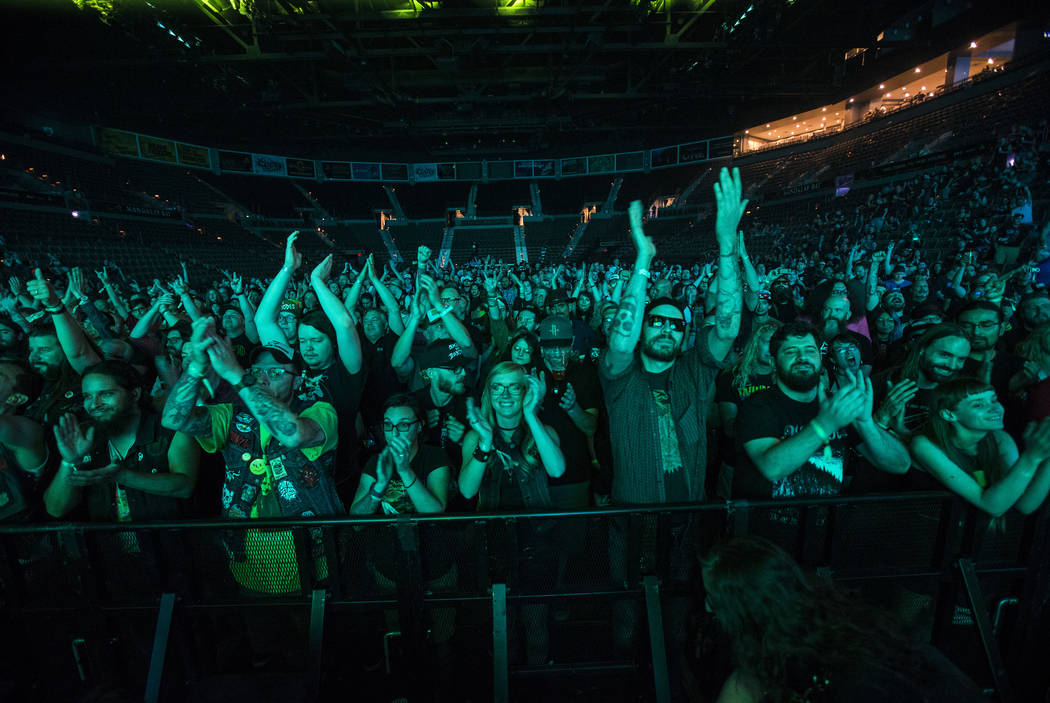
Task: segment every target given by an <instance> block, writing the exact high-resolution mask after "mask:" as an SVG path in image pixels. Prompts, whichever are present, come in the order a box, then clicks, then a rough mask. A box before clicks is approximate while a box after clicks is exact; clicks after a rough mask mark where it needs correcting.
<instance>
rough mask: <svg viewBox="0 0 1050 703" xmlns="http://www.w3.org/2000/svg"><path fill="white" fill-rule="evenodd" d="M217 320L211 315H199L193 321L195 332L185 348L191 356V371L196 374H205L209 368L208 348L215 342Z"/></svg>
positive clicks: (186, 353)
mask: <svg viewBox="0 0 1050 703" xmlns="http://www.w3.org/2000/svg"><path fill="white" fill-rule="evenodd" d="M215 340H216V334H215V320H214V319H212V318H210V317H198V318H197V319H196V320H194V321H193V333H192V335H191V336H190V344H189V346H188V347H186V349H185V352H184V353H185V355H186V357H187V358H189V362H190V363H189V371H190V373H192V374H194V375H195V376H203V375H204V372H205V370H206V369H207V368H208V364H209V363H210V360H209V359H208V348H209V347H210V346H211V345H212V344H214V343H215Z"/></svg>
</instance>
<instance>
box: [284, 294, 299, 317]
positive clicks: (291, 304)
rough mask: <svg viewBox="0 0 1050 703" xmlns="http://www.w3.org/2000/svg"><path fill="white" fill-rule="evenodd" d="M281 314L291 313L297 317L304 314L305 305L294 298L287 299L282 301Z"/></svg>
mask: <svg viewBox="0 0 1050 703" xmlns="http://www.w3.org/2000/svg"><path fill="white" fill-rule="evenodd" d="M281 312H290V313H292V314H293V315H295V316H296V317H299V316H300V315H302V314H303V304H302V302H301V301H299V300H295V299H293V298H285V299H284V300H282V301H281Z"/></svg>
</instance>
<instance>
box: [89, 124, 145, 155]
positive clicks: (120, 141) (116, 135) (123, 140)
mask: <svg viewBox="0 0 1050 703" xmlns="http://www.w3.org/2000/svg"><path fill="white" fill-rule="evenodd" d="M98 143H99V145H100V146H101V147H102V150H103V151H106V152H109V153H110V154H118V155H120V156H138V155H139V143H138V139H137V138H136V136H135V134H134V133H133V132H125V131H123V130H120V129H110V128H109V127H103V128H102V129H100V130H99V131H98Z"/></svg>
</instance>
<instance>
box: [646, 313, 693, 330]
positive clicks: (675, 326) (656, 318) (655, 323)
mask: <svg viewBox="0 0 1050 703" xmlns="http://www.w3.org/2000/svg"><path fill="white" fill-rule="evenodd" d="M645 323H646V324H647V325H649V326H650V327H652V328H653V329H654V330H659V329H663V328H664V325H668V326H669V327H670V328H671V331H672V332H681V331H682V330H684V329H685V320H680V319H678V318H677V317H666V316H664V315H649V316H648V317H646V318H645Z"/></svg>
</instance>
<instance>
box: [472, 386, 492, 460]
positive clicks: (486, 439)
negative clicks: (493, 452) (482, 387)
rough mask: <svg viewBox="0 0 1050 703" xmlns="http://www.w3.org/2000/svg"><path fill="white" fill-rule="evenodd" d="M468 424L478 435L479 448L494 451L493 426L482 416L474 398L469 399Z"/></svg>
mask: <svg viewBox="0 0 1050 703" xmlns="http://www.w3.org/2000/svg"><path fill="white" fill-rule="evenodd" d="M467 422H469V423H470V429H472V430H474V431H475V432H477V433H478V446H479V447H481V450H482V451H489V450H490V449H492V425H491V424H490V423H489V421H488V420H486V419H485V418H484V417H483V416H482V415H481V411H480V410H478V406H477V405H475V404H474V399H473V398H467Z"/></svg>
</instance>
